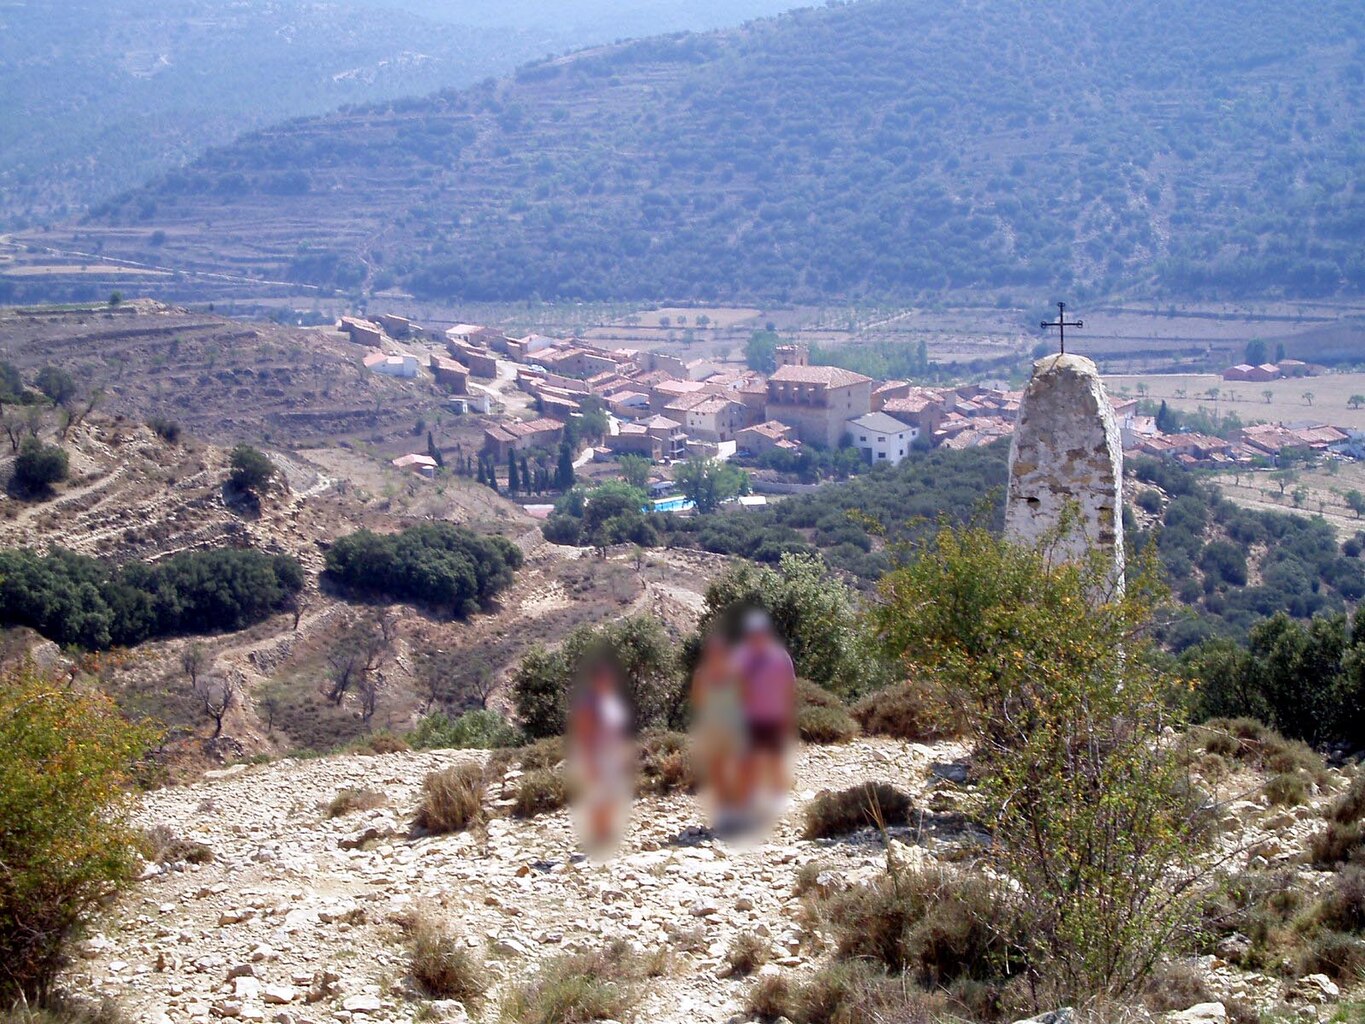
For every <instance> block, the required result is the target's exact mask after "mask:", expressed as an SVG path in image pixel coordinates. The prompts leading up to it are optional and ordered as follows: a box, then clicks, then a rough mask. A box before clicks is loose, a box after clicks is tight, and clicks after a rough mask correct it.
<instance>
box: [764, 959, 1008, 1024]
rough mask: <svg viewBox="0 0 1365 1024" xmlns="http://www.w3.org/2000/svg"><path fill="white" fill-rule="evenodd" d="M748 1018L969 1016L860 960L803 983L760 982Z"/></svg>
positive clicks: (797, 1022)
mask: <svg viewBox="0 0 1365 1024" xmlns="http://www.w3.org/2000/svg"><path fill="white" fill-rule="evenodd" d="M745 1009H746V1010H747V1011H748V1013H749V1014H750V1016H753V1017H756V1018H758V1019H759V1020H763V1021H776V1020H779V1019H781V1018H786V1019H787V1020H789V1021H792V1022H793V1024H865V1022H868V1021H885V1022H888V1024H889V1022H893V1021H894V1022H895V1024H943V1022H945V1021H953V1020H962V1019H981V1018H965V1014H964V1013H963V1009H964V1008H963V1007H961V1006H960V1005H957V1004H956V1003H955V1002H954V1001H953V1000H952V999H951V997H950V996H948V995H946V994H944V993H938V992H924V991H921V990H919V989H916V988H915V987H914V986H907V985H905V983H904V982H903V980H902V979H900V978H898V977H894V976H889V975H888V974H886V972H885V971H882V970H880V969H879V968H877V967H876V966H874V965H872V964H868V963H864V962H859V961H849V962H837V963H833V964H829V965H826V966H825V967H822V968H821V969H820V970H818V971H816V972H815V974H813V975H811V976H810V977H809V978H807V979H805V980H804V981H795V980H791V979H789V978H788V977H787V976H786V975H781V974H779V975H773V976H771V977H766V978H760V979H759V980H758V981H757V982H755V983H754V985H753V987H752V988H750V989H749V992H748V995H747V996H746V997H745Z"/></svg>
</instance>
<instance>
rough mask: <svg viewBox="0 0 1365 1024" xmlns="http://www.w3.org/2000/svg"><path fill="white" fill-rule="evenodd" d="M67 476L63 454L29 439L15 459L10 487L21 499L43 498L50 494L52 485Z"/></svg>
mask: <svg viewBox="0 0 1365 1024" xmlns="http://www.w3.org/2000/svg"><path fill="white" fill-rule="evenodd" d="M69 472H70V469H69V465H68V462H67V457H66V452H65V451H63V450H62V449H61V448H58V447H56V446H55V445H50V444H43V443H42V442H41V441H39V440H38V439H37V438H34V437H30V438H28V439H26V440H25V441H24V443H23V445H22V446H20V448H19V454H18V455H16V456H15V457H14V476H13V478H12V480H11V486H12V488H13V489H14V491H15V493H17V494H20V495H28V496H42V495H46V494H50V493H51V491H52V485H53V484H57V483H61V482H62V481H63V480H65V479H66V477H67V474H68V473H69Z"/></svg>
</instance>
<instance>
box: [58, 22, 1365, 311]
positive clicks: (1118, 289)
mask: <svg viewBox="0 0 1365 1024" xmlns="http://www.w3.org/2000/svg"><path fill="white" fill-rule="evenodd" d="M1359 13H1360V8H1359V4H1358V2H1357V0H1321V2H1318V3H1314V4H1311V5H1301V4H1284V3H1282V2H1280V0H1199V2H1183V0H1150V2H1148V3H1144V4H1141V5H1133V4H1129V3H1127V2H1126V0H1058V2H1056V3H1052V4H1047V5H1037V4H1024V3H1020V2H1018V0H973V2H968V3H961V4H957V3H955V4H944V3H942V2H940V0H864V2H861V3H854V4H849V5H844V6H830V7H824V8H820V9H815V10H805V11H799V12H796V13H794V14H789V15H783V16H781V17H778V18H775V19H772V20H767V21H761V22H755V23H751V24H749V25H746V26H744V27H742V28H738V29H732V30H727V31H722V32H717V33H712V34H708V35H678V36H670V37H661V38H656V39H650V40H646V41H642V42H635V43H630V44H626V45H620V46H611V47H606V48H599V49H596V50H591V51H585V52H582V53H579V54H576V55H573V56H569V57H563V58H559V59H555V60H547V61H543V62H541V63H538V64H535V65H531V66H526V67H523V68H521V69H520V70H518V71H517V73H516V75H515V76H514V77H512V78H509V79H506V80H503V81H500V82H497V83H491V82H489V83H483V84H480V85H477V86H474V87H472V88H470V89H468V90H465V91H460V92H455V91H448V92H443V93H441V94H439V95H436V96H433V97H430V98H428V99H425V100H420V101H418V100H405V101H401V102H393V103H388V104H381V105H377V106H372V107H369V108H366V109H358V110H350V111H346V112H342V113H337V114H333V115H329V116H326V117H321V118H312V119H306V120H300V121H296V122H293V123H290V124H287V125H283V126H279V127H275V128H271V129H267V130H264V131H261V132H258V133H255V134H253V135H251V136H249V137H246V138H243V139H241V140H239V141H238V142H237V143H235V144H233V145H231V146H227V147H224V148H222V149H219V150H215V151H213V152H212V153H210V154H209V155H207V156H206V157H205V158H203V159H202V160H199V161H197V162H195V163H194V164H193V165H192V166H190V167H188V168H186V169H184V170H183V171H179V172H176V173H172V174H170V175H167V176H165V177H163V178H161V179H160V180H158V181H156V182H155V183H154V184H152V185H150V186H148V187H146V188H143V189H139V190H137V191H135V192H132V193H129V194H128V195H126V196H124V197H122V198H121V199H120V200H118V201H117V202H115V203H112V204H110V205H108V206H107V207H105V208H103V209H102V210H100V211H98V214H97V216H96V217H95V218H93V220H92V221H91V222H90V223H89V224H88V225H87V226H85V227H84V228H81V229H79V230H77V231H76V232H74V233H68V234H66V235H64V236H63V237H62V238H60V239H58V241H57V242H55V243H49V244H64V243H69V244H72V246H73V248H86V249H89V247H91V246H94V245H103V246H104V251H105V252H107V253H113V254H116V255H120V256H126V257H128V258H133V259H144V258H148V257H149V256H150V257H154V260H152V261H154V262H157V263H159V264H162V265H170V266H173V267H181V268H194V269H204V270H216V269H221V268H223V267H225V266H228V265H230V266H232V267H233V268H235V269H236V270H237V271H238V272H240V271H241V270H242V269H243V268H245V269H246V270H247V271H249V272H251V273H255V274H259V275H261V276H263V277H266V278H270V279H279V278H285V279H292V280H297V281H300V282H309V283H314V284H323V285H328V286H333V287H337V288H342V289H347V290H354V291H356V292H360V291H363V290H365V289H382V288H387V287H391V286H394V285H400V286H405V287H408V288H411V289H412V290H414V291H415V292H417V293H418V294H420V295H422V296H426V297H433V298H444V299H469V300H476V299H477V300H509V299H523V298H531V297H536V296H539V297H543V298H551V297H562V298H581V299H611V298H620V299H661V298H668V299H677V300H692V299H696V300H718V299H726V300H740V299H744V300H763V301H770V302H771V301H778V302H780V301H793V302H800V301H824V300H827V299H831V298H848V299H863V300H873V299H883V298H895V299H907V298H912V297H915V296H923V295H929V294H941V293H943V292H945V291H949V290H954V289H958V290H971V291H974V292H983V291H984V292H994V293H996V294H997V295H998V294H1000V293H1002V292H1003V293H1011V294H1014V295H1015V296H1021V295H1024V294H1030V295H1032V294H1036V293H1044V294H1046V295H1051V294H1053V293H1055V292H1058V291H1060V290H1061V289H1065V290H1066V291H1068V292H1070V293H1071V294H1072V295H1073V296H1081V295H1084V294H1086V293H1087V292H1088V293H1090V294H1096V293H1100V292H1105V293H1124V294H1129V295H1132V294H1141V295H1182V296H1189V295H1196V294H1205V293H1218V294H1223V295H1229V296H1234V295H1249V294H1255V295H1268V294H1272V295H1273V294H1285V295H1300V296H1304V295H1324V294H1334V293H1338V292H1343V291H1354V292H1358V291H1360V290H1361V289H1362V288H1365V194H1363V193H1362V192H1361V190H1360V187H1359V180H1358V179H1359V171H1360V168H1361V167H1362V166H1365V132H1362V127H1363V122H1362V111H1365V52H1363V51H1362V32H1365V20H1362V19H1360V17H1359ZM153 238H155V239H156V240H158V241H159V242H160V246H159V248H157V249H155V250H153V249H152V248H151V246H150V245H149V239H153Z"/></svg>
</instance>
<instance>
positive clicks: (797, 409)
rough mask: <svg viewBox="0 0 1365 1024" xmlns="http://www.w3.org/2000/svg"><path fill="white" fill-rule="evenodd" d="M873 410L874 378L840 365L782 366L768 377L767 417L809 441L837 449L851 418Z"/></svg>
mask: <svg viewBox="0 0 1365 1024" xmlns="http://www.w3.org/2000/svg"><path fill="white" fill-rule="evenodd" d="M871 411H872V378H871V377H865V376H864V375H863V374H861V373H854V372H853V371H852V370H845V369H842V368H841V367H838V366H801V365H795V364H793V365H788V366H779V367H778V368H777V370H776V372H774V373H773V375H772V376H771V377H769V378H768V401H767V405H766V407H765V413H766V418H767V419H770V420H781V421H782V422H783V423H786V424H787V425H789V426H790V427H791V428H792V429H793V430H794V431H795V432H796V436H797V438H799V439H800V440H801V441H803V442H805V443H806V444H818V445H823V446H824V447H826V448H837V447H838V446H839V443H840V442H841V441H842V440H843V438H844V435H845V433H847V424H848V421H849V420H850V419H855V418H857V417H859V416H865V415H867V414H868V413H869V412H871Z"/></svg>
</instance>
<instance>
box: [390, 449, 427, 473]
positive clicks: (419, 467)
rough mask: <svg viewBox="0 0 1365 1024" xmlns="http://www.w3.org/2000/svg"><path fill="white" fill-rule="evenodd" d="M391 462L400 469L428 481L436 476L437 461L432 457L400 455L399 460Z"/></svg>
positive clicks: (414, 454)
mask: <svg viewBox="0 0 1365 1024" xmlns="http://www.w3.org/2000/svg"><path fill="white" fill-rule="evenodd" d="M391 461H392V463H393V465H394V466H396V467H398V468H399V469H406V470H410V471H411V472H413V473H416V474H417V475H419V476H424V477H426V478H428V479H430V478H431V477H434V476H435V475H436V460H435V459H433V458H432V457H431V456H430V455H418V454H416V453H413V454H412V455H400V456H398V458H396V459H393V460H391Z"/></svg>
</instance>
